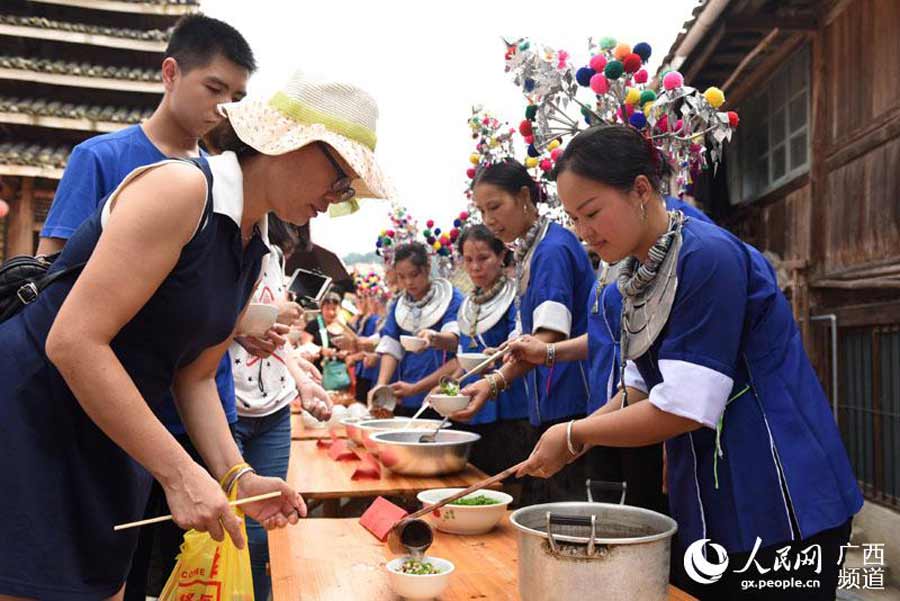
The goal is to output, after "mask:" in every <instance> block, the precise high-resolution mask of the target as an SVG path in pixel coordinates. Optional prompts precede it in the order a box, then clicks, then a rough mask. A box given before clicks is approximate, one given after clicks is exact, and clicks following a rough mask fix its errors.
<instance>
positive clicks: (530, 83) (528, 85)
mask: <svg viewBox="0 0 900 601" xmlns="http://www.w3.org/2000/svg"><path fill="white" fill-rule="evenodd" d="M523 85H524V88H525V91H526V92H529V93H530V92H533V91H534V80H533V79H530V78H529V79H526V80H525V83H524V84H523Z"/></svg>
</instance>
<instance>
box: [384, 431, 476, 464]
mask: <svg viewBox="0 0 900 601" xmlns="http://www.w3.org/2000/svg"><path fill="white" fill-rule="evenodd" d="M435 427H437V424H435ZM422 434H424V431H422V430H400V431H397V432H382V433H381V434H374V435H373V436H372V437H371V442H372V443H374V445H375V446H376V448H377V450H378V458H379V460H380V461H381V463H382V465H384V467H386V468H388V469H389V470H391V471H392V472H395V473H397V474H403V475H405V476H442V475H445V474H453V473H456V472H460V471H462V470H463V469H465V467H466V463H468V461H469V453H470V452H471V451H472V445H473V444H475V441H477V440H478V439H479V438H481V435H480V434H475V433H473V432H463V431H462V430H442V431H441V432H439V433H438V435H437V439H436V440H435V442H419V437H420V436H422Z"/></svg>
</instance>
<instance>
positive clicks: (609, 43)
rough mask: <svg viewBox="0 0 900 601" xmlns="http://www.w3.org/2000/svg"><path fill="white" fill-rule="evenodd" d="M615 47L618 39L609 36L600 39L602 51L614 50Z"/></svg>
mask: <svg viewBox="0 0 900 601" xmlns="http://www.w3.org/2000/svg"><path fill="white" fill-rule="evenodd" d="M615 46H616V38H611V37H609V36H606V37H604V38H600V49H601V50H612V49H613V48H614V47H615Z"/></svg>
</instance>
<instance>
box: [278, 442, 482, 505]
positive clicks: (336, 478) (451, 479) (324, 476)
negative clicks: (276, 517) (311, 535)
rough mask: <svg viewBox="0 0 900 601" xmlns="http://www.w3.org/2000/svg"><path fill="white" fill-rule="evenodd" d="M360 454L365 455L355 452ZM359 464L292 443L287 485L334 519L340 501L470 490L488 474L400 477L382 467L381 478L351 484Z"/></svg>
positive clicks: (468, 470)
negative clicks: (321, 504)
mask: <svg viewBox="0 0 900 601" xmlns="http://www.w3.org/2000/svg"><path fill="white" fill-rule="evenodd" d="M357 452H358V453H359V454H364V453H365V452H366V451H364V450H363V449H357ZM359 465H360V462H359V461H333V460H332V459H331V458H330V457H328V452H327V451H325V450H324V449H320V448H318V447H316V442H315V441H314V440H294V441H291V462H290V465H289V467H288V476H287V481H288V484H290V485H291V486H292V487H293V488H294V489H295V490H297V491H300V494H302V495H303V496H304V498H306V499H321V500H325V501H329V502H328V503H326V506H325V512H326V515H331V516H334V515H336V507H337V502H338V500H340V499H343V498H352V497H377V496H379V495H382V496H389V495H394V496H407V497H412V496H415V495H416V494H418V493H420V492H421V491H423V490H428V489H429V488H454V487H462V488H465V487H467V486H471V485H472V484H475V483H476V482H479V481H480V480H483V479H485V478H487V477H488V476H487V474H485V473H484V472H482V471H481V470H479V469H477V468H476V467H474V466H472V465H471V464H470V465H468V466H467V467H466V469H465V470H463V471H462V472H459V473H456V474H451V475H449V476H427V477H420V476H401V475H399V474H394V473H392V472H390V471H388V470H387V469H385V468H383V467H382V470H381V478H379V479H378V480H375V479H372V478H363V479H360V480H351V479H350V476H351V475H352V474H353V472H354V470H356V468H357V467H358V466H359Z"/></svg>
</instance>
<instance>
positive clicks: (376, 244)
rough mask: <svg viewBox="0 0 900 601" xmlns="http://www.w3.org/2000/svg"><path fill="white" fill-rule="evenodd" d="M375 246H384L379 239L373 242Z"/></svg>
mask: <svg viewBox="0 0 900 601" xmlns="http://www.w3.org/2000/svg"><path fill="white" fill-rule="evenodd" d="M375 246H377V247H378V248H381V247H382V246H384V242H382V241H381V240H380V239H379V240H376V241H375Z"/></svg>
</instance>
